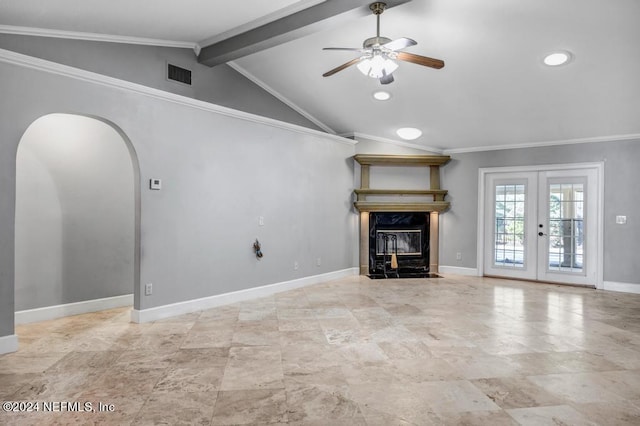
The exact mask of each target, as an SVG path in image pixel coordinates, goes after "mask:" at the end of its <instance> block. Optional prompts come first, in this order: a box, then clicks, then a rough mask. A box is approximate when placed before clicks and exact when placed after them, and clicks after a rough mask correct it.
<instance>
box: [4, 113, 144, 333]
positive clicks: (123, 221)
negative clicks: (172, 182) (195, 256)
mask: <svg viewBox="0 0 640 426" xmlns="http://www.w3.org/2000/svg"><path fill="white" fill-rule="evenodd" d="M139 206H140V190H139V166H138V160H137V156H136V154H135V151H134V149H133V147H132V145H131V143H130V141H129V140H128V138H127V137H126V136H125V135H124V133H123V132H122V131H121V130H120V129H119V128H118V127H117V126H115V125H113V124H112V123H109V122H107V121H105V120H102V119H100V118H94V117H87V116H82V115H74V114H49V115H46V116H43V117H40V118H39V119H37V120H36V121H34V122H33V123H32V124H31V125H30V126H29V128H28V129H27V130H26V131H25V133H24V135H23V137H22V138H21V140H20V144H19V146H18V151H17V157H16V216H15V311H16V323H25V322H32V321H38V320H43V319H50V318H55V317H60V316H65V315H72V314H76V313H82V312H91V311H96V310H101V309H107V308H111V307H116V306H124V305H130V304H132V303H133V297H132V293H135V292H136V291H137V289H138V288H139V285H138V283H139V276H140V272H139V264H140V262H139V251H140V250H139V246H140V239H139V234H140V231H139V230H140V214H139V212H140V207H139ZM136 299H137V297H136Z"/></svg>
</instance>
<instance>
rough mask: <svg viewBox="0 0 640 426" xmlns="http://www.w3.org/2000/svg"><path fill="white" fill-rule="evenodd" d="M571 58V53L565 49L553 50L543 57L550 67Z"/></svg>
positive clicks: (564, 62)
mask: <svg viewBox="0 0 640 426" xmlns="http://www.w3.org/2000/svg"><path fill="white" fill-rule="evenodd" d="M570 60H571V53H569V52H566V51H561V52H553V53H550V54H548V55H547V56H545V57H544V60H543V61H544V63H545V65H548V66H550V67H557V66H559V65H564V64H566V63H567V62H569V61H570Z"/></svg>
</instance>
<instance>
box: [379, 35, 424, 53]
mask: <svg viewBox="0 0 640 426" xmlns="http://www.w3.org/2000/svg"><path fill="white" fill-rule="evenodd" d="M416 44H418V42H417V41H415V40H412V39H410V38H407V37H402V38H399V39H396V40H392V41H390V42H389V43H385V44H383V45H382V47H386V48H387V49H390V50H401V49H404V48H406V47H409V46H415V45H416Z"/></svg>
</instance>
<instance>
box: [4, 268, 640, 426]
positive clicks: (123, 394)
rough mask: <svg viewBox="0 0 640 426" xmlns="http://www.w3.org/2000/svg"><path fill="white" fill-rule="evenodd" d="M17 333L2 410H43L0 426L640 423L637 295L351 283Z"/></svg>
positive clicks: (538, 287)
mask: <svg viewBox="0 0 640 426" xmlns="http://www.w3.org/2000/svg"><path fill="white" fill-rule="evenodd" d="M17 334H18V337H19V339H20V350H19V351H18V352H17V353H13V354H6V355H3V356H0V400H1V401H37V402H39V403H40V411H39V412H30V413H4V412H0V424H3V425H8V424H18V425H33V424H38V425H44V424H64V425H68V424H83V425H85V424H113V425H127V424H132V425H146V424H150V425H151V424H169V425H178V424H189V425H236V424H290V425H338V426H339V425H385V426H386V425H430V424H435V425H462V424H465V425H466V424H478V425H492V426H494V425H517V424H523V425H547V424H556V425H596V424H599V425H639V424H640V295H632V294H623V293H611V292H601V291H595V290H589V289H582V288H576V287H565V286H557V285H546V284H535V283H525V282H518V281H512V280H498V279H488V278H475V277H461V276H453V275H452V276H448V277H446V278H439V279H427V280H417V279H416V280H412V279H407V280H375V281H371V280H369V279H367V278H364V277H352V278H348V279H343V280H339V281H333V282H329V283H325V284H320V285H315V286H311V287H307V288H304V289H298V290H294V291H289V292H285V293H280V294H277V295H275V296H272V297H267V298H263V299H259V300H255V301H250V302H244V303H240V304H237V305H230V306H225V307H221V308H215V309H210V310H207V311H203V312H197V313H193V314H188V315H183V316H180V317H176V318H171V319H167V320H162V321H157V322H154V323H148V324H132V323H130V322H129V310H128V309H114V310H109V311H104V312H98V313H94V314H87V315H79V316H74V317H68V318H63V319H59V320H54V321H47V322H42V323H37V324H30V325H23V326H19V327H17ZM42 402H47V403H49V404H51V403H58V402H59V403H65V402H70V403H71V402H79V403H80V404H81V405H80V406H79V408H83V407H84V405H82V404H84V403H85V402H90V403H91V407H92V408H93V410H94V411H93V412H77V411H70V409H73V408H78V407H74V406H73V405H72V406H69V405H67V406H66V407H65V406H62V407H60V408H58V409H57V411H56V412H43V408H44V406H43V405H42ZM99 403H102V404H104V405H105V406H106V407H108V408H107V411H103V412H96V411H97V410H98V408H99V406H98V404H99ZM107 404H112V405H107ZM54 408H56V407H54ZM49 409H51V407H49ZM60 409H63V411H60ZM110 410H112V411H110Z"/></svg>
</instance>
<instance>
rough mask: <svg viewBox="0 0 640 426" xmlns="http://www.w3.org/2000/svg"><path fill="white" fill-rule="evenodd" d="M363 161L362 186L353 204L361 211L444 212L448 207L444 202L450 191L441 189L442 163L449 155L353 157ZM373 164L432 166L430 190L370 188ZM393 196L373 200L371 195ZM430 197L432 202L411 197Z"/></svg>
mask: <svg viewBox="0 0 640 426" xmlns="http://www.w3.org/2000/svg"><path fill="white" fill-rule="evenodd" d="M353 159H354V160H356V161H357V162H358V163H359V164H360V188H359V189H356V190H355V191H354V192H355V193H356V196H357V200H356V202H355V203H354V206H355V208H356V209H358V211H360V212H394V211H398V212H400V211H403V212H407V211H410V212H442V211H444V210H446V209H447V208H449V202H448V201H444V197H445V196H446V195H447V191H446V190H444V189H440V166H442V165H444V164H446V163H447V162H448V161H449V160H450V159H451V157H449V156H448V155H372V154H358V155H355V156H354V157H353ZM370 166H411V167H416V166H418V167H429V169H430V179H429V187H430V188H429V189H419V190H416V189H372V188H369V173H370ZM381 195H390V196H393V197H394V198H395V200H394V201H371V200H368V199H367V197H369V196H381ZM416 196H431V198H432V201H426V202H422V201H421V202H415V201H413V200H412V197H416Z"/></svg>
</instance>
